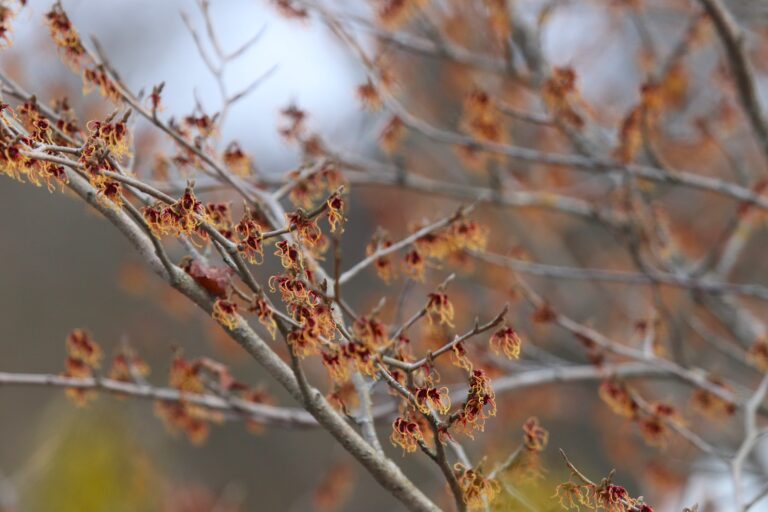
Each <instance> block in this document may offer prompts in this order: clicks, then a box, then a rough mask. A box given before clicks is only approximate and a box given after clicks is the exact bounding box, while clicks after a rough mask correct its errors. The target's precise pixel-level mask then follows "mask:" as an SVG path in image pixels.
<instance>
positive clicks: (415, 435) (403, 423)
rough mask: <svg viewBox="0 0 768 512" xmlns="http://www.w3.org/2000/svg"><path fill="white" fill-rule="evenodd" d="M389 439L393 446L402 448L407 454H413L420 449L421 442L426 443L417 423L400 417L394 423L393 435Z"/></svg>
mask: <svg viewBox="0 0 768 512" xmlns="http://www.w3.org/2000/svg"><path fill="white" fill-rule="evenodd" d="M389 439H390V441H392V444H393V445H395V446H400V447H401V448H402V449H403V451H405V452H407V453H412V452H415V451H416V449H417V448H418V447H419V442H420V441H421V442H423V441H424V436H423V435H422V434H421V429H420V428H419V425H418V424H417V423H415V422H413V421H408V420H407V419H405V418H401V417H399V416H398V417H397V418H395V421H394V423H392V435H391V436H390V437H389Z"/></svg>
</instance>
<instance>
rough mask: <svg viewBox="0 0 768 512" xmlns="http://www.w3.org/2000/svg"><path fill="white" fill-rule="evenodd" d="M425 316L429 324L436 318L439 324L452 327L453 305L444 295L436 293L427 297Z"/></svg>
mask: <svg viewBox="0 0 768 512" xmlns="http://www.w3.org/2000/svg"><path fill="white" fill-rule="evenodd" d="M427 314H428V318H429V321H430V322H432V321H434V319H435V318H437V320H438V321H439V322H440V323H441V324H446V325H449V326H451V327H453V323H452V322H453V314H454V311H453V304H452V303H451V301H450V300H449V299H448V295H446V294H445V293H443V292H437V293H430V294H429V295H428V300H427Z"/></svg>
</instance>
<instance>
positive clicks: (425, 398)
mask: <svg viewBox="0 0 768 512" xmlns="http://www.w3.org/2000/svg"><path fill="white" fill-rule="evenodd" d="M413 394H414V396H415V397H416V400H417V401H418V402H419V408H420V410H421V412H423V413H425V414H426V413H428V412H429V411H430V407H434V408H435V410H437V412H439V413H440V414H448V411H449V410H450V408H451V396H450V394H449V392H448V388H447V387H445V386H443V387H441V388H439V389H438V388H433V387H429V386H425V387H421V388H417V389H416V391H415V392H414V393H413Z"/></svg>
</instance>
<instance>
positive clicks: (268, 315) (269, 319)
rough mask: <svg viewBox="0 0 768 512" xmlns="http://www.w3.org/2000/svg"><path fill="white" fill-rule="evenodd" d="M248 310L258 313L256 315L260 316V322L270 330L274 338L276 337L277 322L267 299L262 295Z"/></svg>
mask: <svg viewBox="0 0 768 512" xmlns="http://www.w3.org/2000/svg"><path fill="white" fill-rule="evenodd" d="M248 311H249V312H251V313H256V316H257V317H258V318H259V323H261V325H263V326H264V327H266V329H267V331H269V334H270V335H271V336H272V339H275V333H276V331H277V323H276V322H275V317H274V314H273V313H272V308H271V307H269V304H267V301H266V300H264V298H262V297H260V298H257V299H254V301H253V304H251V306H250V307H249V308H248Z"/></svg>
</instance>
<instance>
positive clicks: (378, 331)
mask: <svg viewBox="0 0 768 512" xmlns="http://www.w3.org/2000/svg"><path fill="white" fill-rule="evenodd" d="M352 333H353V334H354V335H355V338H357V339H359V340H360V341H362V342H363V343H364V344H365V345H366V346H367V347H370V348H372V349H374V350H375V349H379V348H381V347H384V346H385V345H386V344H387V342H388V341H389V336H387V332H386V328H385V327H384V324H382V323H381V322H379V321H378V320H376V319H375V318H373V317H369V316H361V317H359V318H358V319H357V320H355V323H354V324H353V325H352Z"/></svg>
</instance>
